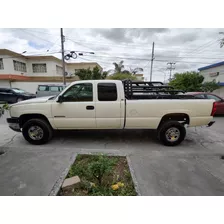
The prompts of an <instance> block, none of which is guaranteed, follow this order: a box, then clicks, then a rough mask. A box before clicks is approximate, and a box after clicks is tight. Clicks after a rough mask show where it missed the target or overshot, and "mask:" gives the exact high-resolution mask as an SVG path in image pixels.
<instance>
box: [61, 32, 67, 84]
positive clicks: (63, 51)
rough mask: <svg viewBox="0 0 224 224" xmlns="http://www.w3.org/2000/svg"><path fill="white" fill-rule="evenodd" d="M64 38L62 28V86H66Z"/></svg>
mask: <svg viewBox="0 0 224 224" xmlns="http://www.w3.org/2000/svg"><path fill="white" fill-rule="evenodd" d="M64 42H65V36H64V35H63V28H61V57H62V72H63V84H64V85H66V80H65V50H64Z"/></svg>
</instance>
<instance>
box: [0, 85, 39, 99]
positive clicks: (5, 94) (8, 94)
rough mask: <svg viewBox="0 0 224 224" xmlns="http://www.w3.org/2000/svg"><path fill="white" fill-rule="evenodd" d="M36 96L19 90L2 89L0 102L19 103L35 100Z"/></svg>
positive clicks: (0, 89)
mask: <svg viewBox="0 0 224 224" xmlns="http://www.w3.org/2000/svg"><path fill="white" fill-rule="evenodd" d="M35 97H36V95H35V94H33V93H28V92H26V91H25V90H22V89H19V88H0V101H2V102H6V103H17V102H20V101H22V100H28V99H31V98H35Z"/></svg>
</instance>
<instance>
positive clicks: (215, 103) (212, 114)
mask: <svg viewBox="0 0 224 224" xmlns="http://www.w3.org/2000/svg"><path fill="white" fill-rule="evenodd" d="M216 111H217V102H214V103H213V107H212V112H211V116H214V115H215V113H216Z"/></svg>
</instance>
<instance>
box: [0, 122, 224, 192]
mask: <svg viewBox="0 0 224 224" xmlns="http://www.w3.org/2000/svg"><path fill="white" fill-rule="evenodd" d="M0 133H1V135H0V139H1V140H0V143H1V144H2V145H4V147H0V149H4V151H5V152H6V153H5V154H3V155H1V156H0V195H49V194H50V192H54V190H53V191H52V188H54V187H55V186H57V184H56V185H55V183H60V182H61V179H62V178H64V177H65V175H66V172H67V171H68V169H69V167H70V165H71V163H72V162H73V160H74V157H75V156H76V154H77V153H107V154H112V155H127V156H128V158H129V161H130V164H131V166H132V171H133V174H134V176H135V180H136V182H137V185H138V190H139V192H140V193H141V195H223V189H224V186H223V173H224V167H223V160H219V159H218V158H219V156H220V155H221V154H224V144H223V143H224V138H223V135H222V133H220V132H218V131H217V130H213V129H209V128H208V129H205V128H196V129H195V128H190V129H189V130H188V132H187V138H186V140H185V141H184V142H183V143H182V144H181V145H179V146H177V147H165V146H163V145H161V144H160V143H159V142H158V141H157V140H156V137H155V133H154V132H151V131H147V130H145V131H142V130H138V131H136V130H126V131H75V132H58V133H57V134H56V136H55V138H54V139H53V140H52V141H51V142H49V144H46V145H42V146H33V145H30V144H29V143H27V142H26V141H25V140H24V139H23V137H22V134H20V133H18V134H17V133H16V132H13V131H11V130H10V129H9V128H8V126H7V125H6V124H0ZM2 136H3V137H2ZM59 180H60V181H59ZM55 189H56V188H55ZM52 195H54V194H52Z"/></svg>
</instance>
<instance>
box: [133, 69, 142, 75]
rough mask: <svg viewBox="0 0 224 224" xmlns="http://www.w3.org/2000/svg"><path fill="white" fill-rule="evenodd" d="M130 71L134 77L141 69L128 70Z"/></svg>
mask: <svg viewBox="0 0 224 224" xmlns="http://www.w3.org/2000/svg"><path fill="white" fill-rule="evenodd" d="M130 71H131V73H132V74H133V75H136V74H137V73H138V72H143V68H134V69H132V68H130Z"/></svg>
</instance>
